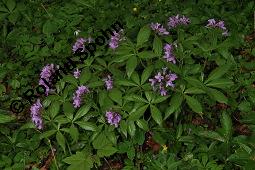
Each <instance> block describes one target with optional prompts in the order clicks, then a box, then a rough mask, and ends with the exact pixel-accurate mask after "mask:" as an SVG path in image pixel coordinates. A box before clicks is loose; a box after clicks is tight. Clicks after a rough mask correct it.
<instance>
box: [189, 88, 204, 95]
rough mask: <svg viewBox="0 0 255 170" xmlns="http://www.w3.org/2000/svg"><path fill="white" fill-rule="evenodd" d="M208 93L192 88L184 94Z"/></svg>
mask: <svg viewBox="0 0 255 170" xmlns="http://www.w3.org/2000/svg"><path fill="white" fill-rule="evenodd" d="M204 93H206V92H205V91H204V90H202V89H200V88H197V87H190V88H188V89H186V90H185V92H184V94H204Z"/></svg>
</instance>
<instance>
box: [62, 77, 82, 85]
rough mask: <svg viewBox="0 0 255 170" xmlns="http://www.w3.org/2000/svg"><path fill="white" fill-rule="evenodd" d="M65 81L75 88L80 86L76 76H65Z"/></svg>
mask: <svg viewBox="0 0 255 170" xmlns="http://www.w3.org/2000/svg"><path fill="white" fill-rule="evenodd" d="M63 81H65V82H68V83H70V84H73V85H75V86H78V83H77V80H76V78H74V76H72V75H66V76H64V78H63Z"/></svg>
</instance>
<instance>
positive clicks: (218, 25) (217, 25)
mask: <svg viewBox="0 0 255 170" xmlns="http://www.w3.org/2000/svg"><path fill="white" fill-rule="evenodd" d="M216 27H218V28H220V29H222V30H226V27H225V24H224V21H219V22H218V23H217V24H216Z"/></svg>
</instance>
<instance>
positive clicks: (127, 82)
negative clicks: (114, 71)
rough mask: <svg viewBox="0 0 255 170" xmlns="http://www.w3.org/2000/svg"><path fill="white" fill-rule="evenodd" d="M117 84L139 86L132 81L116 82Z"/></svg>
mask: <svg viewBox="0 0 255 170" xmlns="http://www.w3.org/2000/svg"><path fill="white" fill-rule="evenodd" d="M115 83H116V84H117V85H119V86H137V84H135V83H134V82H132V81H130V80H116V81H115Z"/></svg>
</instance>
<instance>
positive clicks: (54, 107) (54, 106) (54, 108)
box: [47, 101, 60, 119]
mask: <svg viewBox="0 0 255 170" xmlns="http://www.w3.org/2000/svg"><path fill="white" fill-rule="evenodd" d="M59 110H60V102H58V101H53V102H52V103H51V105H50V107H49V109H48V110H47V111H48V113H49V114H50V116H51V118H52V119H53V118H55V117H56V116H57V114H58V113H59Z"/></svg>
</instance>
